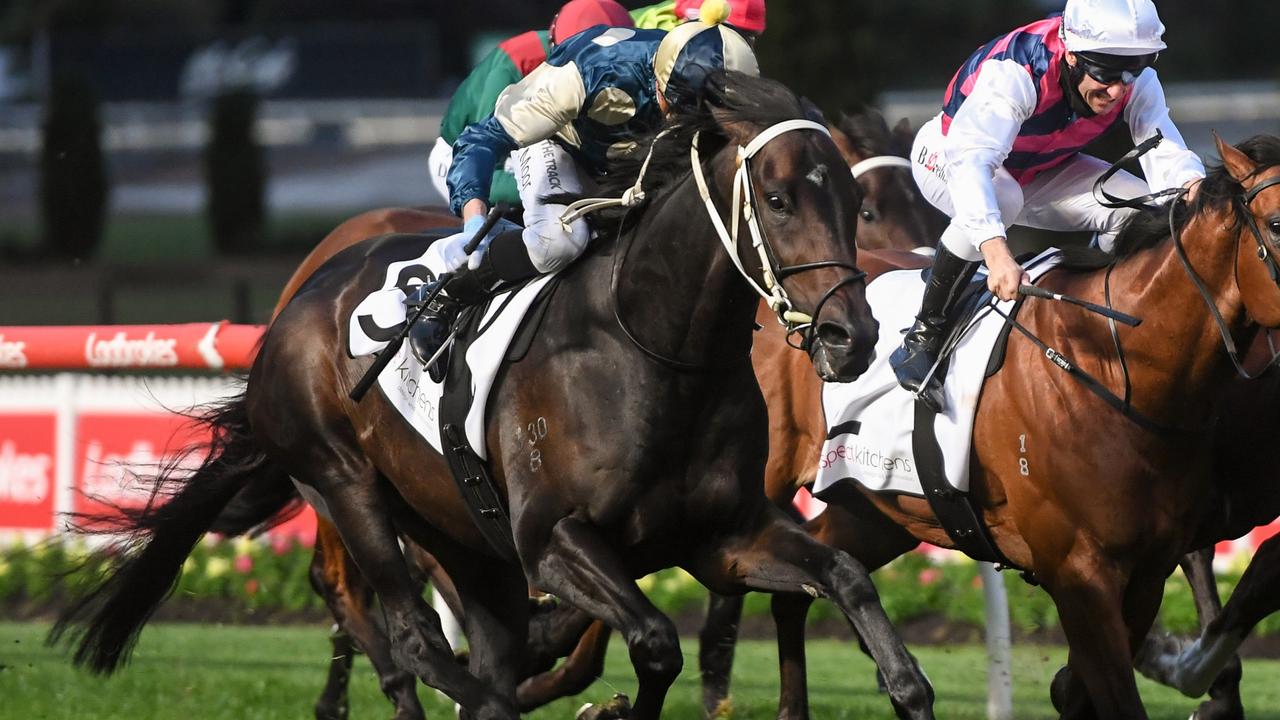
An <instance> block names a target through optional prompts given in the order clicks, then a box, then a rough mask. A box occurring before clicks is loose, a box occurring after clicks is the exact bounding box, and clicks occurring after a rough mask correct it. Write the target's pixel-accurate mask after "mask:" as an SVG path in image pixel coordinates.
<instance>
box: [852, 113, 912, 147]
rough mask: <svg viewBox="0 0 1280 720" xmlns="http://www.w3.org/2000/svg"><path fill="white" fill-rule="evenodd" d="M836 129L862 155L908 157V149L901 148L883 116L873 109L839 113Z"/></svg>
mask: <svg viewBox="0 0 1280 720" xmlns="http://www.w3.org/2000/svg"><path fill="white" fill-rule="evenodd" d="M836 127H837V128H839V129H840V131H841V132H843V133H844V134H845V135H847V136H848V137H849V141H850V142H852V143H853V146H854V148H856V149H857V151H858V152H859V153H860V154H862V155H867V156H875V155H899V156H902V157H907V156H908V155H910V148H906V147H902V143H901V142H900V141H899V139H898V137H897V136H896V135H894V134H893V132H892V131H891V130H889V124H888V123H887V122H885V119H884V115H881V114H880V111H878V110H876V109H874V108H870V107H867V108H863V109H861V110H858V111H856V112H854V113H848V112H843V113H840V121H839V122H838V123H836Z"/></svg>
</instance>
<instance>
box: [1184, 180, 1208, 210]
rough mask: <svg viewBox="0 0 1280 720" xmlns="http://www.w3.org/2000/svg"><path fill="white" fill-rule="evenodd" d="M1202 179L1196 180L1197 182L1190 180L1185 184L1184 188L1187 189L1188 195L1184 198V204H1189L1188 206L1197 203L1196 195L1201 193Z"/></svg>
mask: <svg viewBox="0 0 1280 720" xmlns="http://www.w3.org/2000/svg"><path fill="white" fill-rule="evenodd" d="M1202 179H1203V178H1196V179H1195V180H1188V181H1187V182H1185V183H1183V185H1182V187H1184V188H1186V189H1187V194H1186V195H1183V196H1182V201H1183V202H1185V203H1187V204H1188V205H1190V204H1191V203H1193V202H1195V199H1196V193H1197V192H1199V191H1200V181H1201V180H1202Z"/></svg>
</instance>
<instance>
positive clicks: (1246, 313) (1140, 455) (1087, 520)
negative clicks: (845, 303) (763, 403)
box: [755, 137, 1280, 718]
mask: <svg viewBox="0 0 1280 720" xmlns="http://www.w3.org/2000/svg"><path fill="white" fill-rule="evenodd" d="M1219 151H1220V152H1221V153H1222V157H1223V160H1224V167H1223V168H1217V169H1215V170H1214V171H1213V172H1211V173H1210V176H1209V178H1208V179H1207V180H1206V181H1205V182H1204V183H1203V184H1202V186H1201V194H1200V196H1199V197H1198V198H1197V200H1196V202H1195V203H1194V206H1193V208H1191V210H1190V212H1189V217H1188V218H1186V219H1185V221H1184V222H1182V223H1181V226H1180V228H1179V232H1178V237H1180V238H1181V240H1182V241H1183V244H1184V245H1185V251H1186V256H1187V258H1188V260H1187V267H1190V268H1193V269H1194V273H1195V275H1196V276H1198V277H1199V278H1202V279H1203V282H1204V283H1205V284H1206V286H1207V292H1208V293H1209V295H1210V296H1211V297H1212V298H1213V300H1212V302H1214V303H1215V307H1216V310H1217V311H1218V312H1220V313H1221V316H1222V317H1223V318H1224V323H1225V326H1226V331H1228V332H1229V333H1230V335H1231V336H1232V337H1233V338H1235V340H1236V341H1237V342H1240V341H1242V340H1248V339H1250V338H1252V337H1253V336H1255V335H1256V334H1257V331H1258V328H1259V326H1260V325H1261V326H1264V327H1275V326H1277V325H1280V289H1278V288H1277V286H1276V284H1275V283H1274V282H1273V281H1272V278H1271V275H1270V272H1271V268H1270V266H1269V263H1271V262H1273V261H1272V260H1271V259H1270V253H1272V252H1275V244H1276V242H1277V238H1278V236H1280V221H1278V220H1277V218H1280V214H1278V213H1280V190H1275V189H1267V190H1265V191H1264V192H1262V193H1261V194H1258V195H1256V196H1254V195H1252V194H1250V191H1251V190H1253V189H1254V188H1258V187H1261V186H1263V185H1264V184H1265V183H1266V182H1267V180H1268V179H1269V178H1272V177H1276V176H1277V175H1280V140H1277V139H1276V138H1273V137H1259V138H1254V139H1252V140H1250V141H1248V142H1246V143H1244V144H1243V145H1242V146H1241V149H1240V150H1237V149H1236V148H1232V147H1230V146H1226V145H1224V144H1223V143H1221V142H1220V141H1219ZM1161 223H1165V221H1164V220H1163V219H1161V218H1154V219H1151V218H1141V219H1140V220H1139V221H1138V222H1135V223H1133V224H1132V225H1131V226H1130V228H1129V230H1128V231H1127V233H1126V245H1125V246H1124V247H1125V249H1124V251H1123V253H1122V254H1123V255H1124V257H1123V258H1122V259H1120V260H1118V261H1117V262H1116V263H1115V265H1114V267H1113V269H1112V271H1111V273H1110V278H1111V280H1110V293H1111V297H1112V298H1113V300H1114V302H1115V304H1116V305H1117V306H1119V307H1121V308H1122V309H1126V310H1129V311H1130V312H1136V313H1138V314H1139V315H1142V316H1144V318H1145V320H1146V322H1145V323H1144V324H1143V325H1142V326H1141V327H1139V328H1134V329H1132V330H1128V329H1125V330H1121V331H1120V338H1121V341H1122V344H1123V345H1124V347H1125V352H1126V355H1127V357H1128V360H1129V361H1128V366H1129V371H1130V377H1129V381H1130V382H1131V384H1132V385H1131V386H1132V398H1133V401H1134V406H1135V407H1136V408H1137V410H1138V412H1140V413H1141V414H1143V415H1144V416H1146V417H1148V418H1158V420H1159V422H1158V423H1157V424H1158V425H1159V426H1162V427H1163V428H1165V430H1164V431H1163V432H1159V433H1153V432H1149V431H1147V430H1145V429H1143V428H1141V427H1139V425H1138V424H1137V423H1135V422H1131V421H1130V420H1129V419H1127V418H1125V417H1124V416H1122V415H1120V414H1119V413H1116V412H1113V411H1112V410H1110V409H1109V408H1107V407H1105V406H1104V405H1103V404H1102V403H1101V401H1100V399H1099V398H1098V397H1096V396H1095V395H1093V394H1091V393H1089V392H1088V391H1086V390H1085V388H1084V386H1083V385H1082V384H1081V383H1078V382H1077V381H1076V380H1074V379H1072V378H1069V377H1067V376H1066V374H1065V373H1062V372H1059V371H1057V370H1056V369H1055V367H1054V366H1051V365H1049V364H1048V363H1047V362H1046V360H1045V358H1044V357H1043V352H1042V351H1041V350H1040V349H1039V348H1038V347H1037V346H1035V345H1033V344H1032V343H1031V342H1030V341H1028V340H1026V339H1025V338H1023V337H1022V336H1020V335H1018V334H1015V335H1013V336H1012V337H1011V339H1010V341H1009V347H1008V350H1007V354H1006V359H1005V363H1004V365H1003V367H1002V368H1001V369H1000V371H999V372H998V373H997V374H996V375H994V376H993V377H992V378H990V379H989V380H988V382H987V384H986V386H985V388H984V390H983V395H982V397H981V400H980V404H979V407H978V414H977V422H976V426H975V429H974V441H973V442H974V453H973V457H972V462H971V470H970V477H971V481H970V482H971V487H972V492H973V495H974V498H975V500H976V501H977V503H978V504H979V505H980V507H981V508H982V510H983V515H984V519H985V521H986V522H987V524H988V526H989V527H990V528H991V532H992V536H993V538H994V539H995V541H996V543H997V544H998V545H999V547H1000V550H1001V551H1002V552H1003V553H1004V554H1005V555H1006V556H1007V557H1008V558H1010V559H1011V560H1012V561H1013V562H1014V563H1016V564H1017V565H1019V566H1021V567H1023V568H1025V569H1027V570H1029V571H1031V572H1032V573H1034V575H1035V576H1036V578H1037V579H1038V580H1039V581H1040V582H1041V583H1042V584H1043V585H1044V587H1045V589H1046V590H1047V591H1048V592H1049V593H1050V594H1051V595H1052V597H1053V598H1054V600H1055V603H1056V604H1057V607H1058V611H1059V616H1060V618H1061V620H1062V624H1063V629H1064V631H1065V632H1066V634H1067V637H1068V640H1069V642H1070V646H1071V656H1070V657H1071V660H1070V667H1071V669H1072V671H1073V672H1070V673H1065V674H1063V675H1062V676H1060V678H1059V679H1058V681H1055V686H1056V690H1058V691H1060V692H1056V693H1055V703H1060V704H1061V707H1060V709H1061V710H1062V713H1063V717H1070V718H1076V717H1105V718H1112V717H1117V718H1118V717H1126V718H1141V717H1146V715H1145V711H1144V710H1143V707H1142V703H1141V699H1140V698H1139V696H1138V692H1137V687H1136V685H1135V683H1134V680H1133V671H1132V667H1131V665H1132V659H1133V656H1134V654H1135V653H1136V651H1137V650H1138V648H1139V647H1140V645H1141V643H1142V641H1143V638H1144V637H1145V635H1146V633H1147V631H1148V629H1149V628H1150V626H1151V623H1152V621H1153V619H1154V617H1155V613H1156V610H1157V609H1158V607H1159V603H1160V599H1161V596H1162V594H1163V583H1164V579H1165V577H1167V575H1168V574H1169V572H1170V571H1171V570H1172V568H1173V567H1174V565H1175V564H1176V563H1177V560H1178V557H1179V556H1180V555H1181V554H1182V553H1183V552H1186V551H1188V550H1191V549H1193V548H1196V547H1200V546H1202V545H1203V543H1204V539H1203V532H1200V533H1198V532H1197V530H1198V528H1202V527H1203V522H1204V520H1205V518H1204V517H1203V516H1204V515H1205V510H1204V508H1205V507H1206V501H1207V500H1208V499H1209V497H1210V491H1211V490H1213V489H1214V486H1213V484H1212V482H1213V477H1212V476H1211V474H1210V472H1209V470H1210V466H1211V459H1212V457H1213V453H1214V451H1213V450H1212V448H1211V445H1212V438H1205V439H1204V441H1203V442H1195V440H1196V438H1195V437H1194V435H1195V434H1198V433H1199V434H1202V433H1207V432H1211V428H1210V427H1209V426H1206V424H1205V418H1206V414H1205V411H1204V408H1206V407H1210V406H1212V405H1213V404H1214V403H1215V402H1216V401H1217V400H1218V398H1219V396H1221V395H1222V394H1223V393H1224V392H1225V391H1227V390H1229V389H1230V388H1231V387H1232V385H1233V383H1232V382H1231V381H1230V376H1231V369H1232V365H1231V362H1230V361H1229V360H1228V358H1227V357H1226V353H1224V352H1223V351H1222V348H1221V344H1222V341H1221V340H1220V339H1219V331H1218V327H1217V325H1216V324H1215V321H1214V319H1213V314H1212V313H1211V312H1210V311H1209V310H1208V309H1206V303H1207V302H1209V301H1208V300H1206V298H1204V297H1201V294H1200V293H1199V292H1197V290H1196V285H1195V284H1194V283H1193V282H1192V281H1191V280H1189V279H1188V274H1189V273H1188V270H1186V269H1184V264H1183V262H1182V261H1181V260H1180V259H1179V250H1178V247H1179V244H1178V243H1176V242H1175V241H1174V239H1171V238H1170V233H1169V232H1168V226H1167V223H1165V224H1163V225H1162V224H1161ZM1258 228H1262V229H1261V230H1259V229H1258ZM1260 256H1261V257H1262V259H1259V258H1260ZM863 260H864V265H868V261H869V259H868V258H867V256H866V255H864V257H863ZM868 266H869V265H868ZM1105 282H1106V280H1105V273H1103V272H1099V271H1093V272H1076V271H1070V270H1066V269H1062V270H1057V271H1054V272H1051V273H1050V274H1049V275H1048V276H1046V278H1045V280H1044V283H1043V284H1044V285H1045V286H1046V287H1049V288H1051V289H1053V290H1055V291H1059V292H1063V293H1067V294H1071V295H1076V296H1083V297H1086V298H1094V299H1098V300H1099V301H1102V297H1103V296H1104V283H1105ZM1019 321H1020V322H1021V323H1022V324H1023V325H1024V326H1025V327H1027V328H1028V329H1029V330H1031V332H1033V333H1035V334H1036V335H1038V336H1039V337H1040V338H1041V339H1042V340H1043V341H1044V342H1046V343H1047V344H1048V345H1050V346H1052V347H1055V348H1058V349H1059V350H1060V351H1061V352H1062V353H1063V354H1064V355H1066V356H1067V357H1068V358H1070V359H1072V360H1073V361H1074V362H1075V363H1076V364H1077V366H1080V367H1083V368H1085V369H1086V370H1087V371H1088V372H1090V373H1091V374H1093V375H1095V376H1097V377H1101V378H1103V381H1104V382H1106V383H1107V384H1108V385H1111V386H1113V387H1119V386H1120V385H1121V383H1123V382H1124V377H1123V375H1122V371H1121V370H1120V368H1119V366H1118V364H1117V363H1116V362H1115V360H1114V350H1113V345H1112V340H1111V337H1110V333H1109V330H1108V329H1107V327H1106V326H1105V323H1101V322H1099V321H1098V320H1096V319H1095V318H1093V317H1090V316H1088V315H1086V314H1084V313H1083V311H1079V310H1076V309H1074V308H1069V307H1062V306H1059V305H1057V304H1051V303H1050V302H1048V301H1037V300H1034V299H1031V300H1028V301H1027V302H1026V304H1025V307H1024V308H1023V311H1022V314H1021V316H1020V317H1019ZM781 347H783V345H782V344H781V343H780V342H779V339H778V338H776V337H774V338H772V340H769V339H767V338H765V337H759V338H757V341H756V346H755V354H756V355H757V356H758V359H757V361H756V362H757V363H758V364H770V365H771V366H773V367H775V368H777V372H779V373H784V374H785V375H786V376H787V378H790V381H789V382H788V380H787V379H785V378H784V379H782V380H780V381H779V382H778V384H777V385H774V384H773V383H771V382H770V381H769V380H767V379H764V378H762V380H761V384H762V387H789V388H792V390H791V391H790V392H791V393H792V394H793V395H797V396H802V395H804V393H805V391H801V390H799V388H803V387H808V388H809V390H808V391H807V392H808V393H809V395H810V396H811V397H812V396H813V395H814V394H816V393H817V392H818V388H817V387H816V385H817V383H810V382H807V380H806V379H804V378H802V377H801V376H800V375H798V374H797V373H796V372H795V370H796V368H795V367H794V364H793V363H792V362H791V360H790V358H787V357H785V356H784V355H782V354H781V353H780V352H778V350H779V349H780V348H781ZM784 368H785V369H784ZM787 402H791V401H790V400H783V401H782V404H785V403H787ZM774 410H775V404H774V403H772V402H771V404H770V412H771V415H770V423H771V429H772V430H774V431H775V432H776V431H778V430H780V429H783V428H782V427H781V426H782V425H784V424H786V423H788V422H791V423H793V424H794V425H795V426H798V425H799V423H794V421H792V420H790V419H789V418H788V417H785V416H779V417H777V418H776V419H775V415H774ZM792 417H795V416H792ZM1072 418H1090V420H1089V422H1087V423H1082V422H1075V421H1073V420H1072ZM784 437H785V436H784ZM792 437H798V438H799V440H798V441H797V444H796V445H794V446H791V447H790V448H789V451H790V453H789V454H784V455H780V456H778V457H777V458H776V459H777V461H778V462H780V463H786V462H788V460H787V458H788V457H792V458H794V462H795V463H796V464H795V465H792V466H791V467H790V468H788V470H791V471H793V472H789V473H783V474H782V476H783V477H799V478H800V479H801V481H803V480H804V479H805V478H806V477H807V478H810V479H811V478H812V473H813V465H814V460H813V459H814V458H816V457H817V454H818V450H819V448H820V447H821V440H822V438H821V436H820V435H817V434H816V433H810V435H808V436H804V435H799V436H796V435H793V436H792ZM1023 438H1025V445H1023ZM772 441H774V445H773V446H772V448H771V452H772V451H775V450H779V449H780V448H779V447H778V444H777V436H776V435H775V436H774V438H772ZM784 445H785V440H784ZM1024 447H1025V452H1024V451H1023V449H1024ZM781 450H783V451H784V452H786V451H787V450H788V448H785V447H784V448H781ZM1020 458H1022V459H1025V460H1026V461H1027V463H1026V464H1025V467H1027V468H1028V472H1027V474H1025V475H1024V474H1022V472H1021V470H1020V468H1021V467H1024V465H1022V464H1020V463H1019V459H1020ZM774 461H775V457H774V456H773V455H771V457H770V463H771V467H770V473H771V475H770V476H771V477H778V476H775V475H773V474H772V473H773V472H774V471H775V470H776V469H777V468H774V467H772V464H773V463H774ZM802 468H803V470H801V469H802ZM774 490H775V488H770V492H771V494H772V493H773V492H774ZM823 499H824V500H827V501H828V506H827V511H826V512H825V513H824V514H823V515H822V516H820V517H819V518H818V520H817V521H816V522H814V523H810V529H811V530H812V531H813V532H814V533H815V535H816V536H817V537H819V539H823V540H824V541H827V542H832V543H834V544H836V545H837V546H838V547H842V548H851V547H853V546H856V545H859V544H865V547H867V548H870V550H867V551H863V552H854V553H853V554H854V555H855V557H858V558H859V559H860V560H862V561H863V562H864V564H866V565H867V566H868V567H875V566H876V565H877V561H876V558H875V556H874V554H873V553H874V552H881V553H884V555H885V556H886V558H885V559H888V558H890V557H893V556H896V555H897V554H898V553H900V552H903V551H905V550H906V549H908V548H909V547H910V546H912V545H914V544H915V543H916V542H917V541H921V540H923V541H926V542H930V543H933V544H936V545H940V546H943V547H953V544H952V542H951V541H950V539H949V538H948V536H947V535H946V533H945V532H943V530H942V529H941V527H940V526H939V524H938V522H937V520H936V518H935V517H934V515H933V513H932V511H931V510H930V508H929V506H928V504H927V503H926V502H925V501H924V500H923V499H921V498H915V497H909V496H882V495H877V494H875V493H872V492H870V491H867V490H865V489H864V488H861V487H860V486H856V485H853V484H838V485H837V486H835V487H833V488H831V490H830V491H828V492H827V493H825V494H824V498H823ZM1198 534H1199V535H1200V536H1201V537H1197V535H1198ZM893 537H897V538H898V540H899V542H898V547H896V548H895V547H893V543H892V542H888V539H889V538H893ZM774 603H775V616H776V617H777V619H778V621H779V644H780V646H781V647H782V648H783V649H784V650H788V649H789V650H792V651H793V650H795V649H796V647H797V645H798V643H799V642H800V640H799V639H798V638H802V637H803V618H804V612H803V611H804V609H806V608H807V606H808V601H806V600H804V599H798V596H791V597H786V596H775V598H774ZM799 649H800V650H801V651H802V646H800V648H799ZM785 654H786V655H787V656H788V657H790V656H792V654H791V653H785ZM801 657H802V655H801ZM783 662H784V669H786V667H787V666H786V663H787V660H786V659H785V658H784V661H783ZM801 662H802V661H801ZM792 670H796V671H800V672H802V670H803V667H802V666H801V667H799V668H792ZM801 677H802V674H801ZM803 711H804V708H799V709H796V708H790V709H787V708H784V709H783V712H782V714H783V715H784V716H787V717H795V716H801V715H800V714H799V713H803ZM793 713H795V714H793Z"/></svg>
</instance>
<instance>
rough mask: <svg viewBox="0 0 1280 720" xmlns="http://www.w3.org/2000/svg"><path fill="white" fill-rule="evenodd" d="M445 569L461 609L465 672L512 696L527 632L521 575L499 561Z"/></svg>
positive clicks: (459, 564)
mask: <svg viewBox="0 0 1280 720" xmlns="http://www.w3.org/2000/svg"><path fill="white" fill-rule="evenodd" d="M450 567H451V568H454V569H455V571H454V572H452V573H450V577H452V578H453V582H454V587H455V588H456V589H457V591H458V597H459V598H460V599H461V600H462V603H463V606H464V607H466V608H467V613H466V617H465V619H464V620H463V626H464V628H465V630H466V635H467V643H468V647H469V649H470V653H469V657H468V666H469V668H470V670H471V673H472V674H473V675H475V676H476V677H477V678H478V679H479V680H480V681H481V682H483V683H484V684H485V685H486V686H488V688H489V689H490V690H491V691H493V692H495V693H497V694H498V695H500V696H502V697H509V698H514V697H515V694H516V683H517V682H518V681H519V679H520V677H519V676H520V670H521V668H522V667H523V655H524V650H525V644H526V640H527V638H528V633H529V600H528V585H527V584H526V582H525V578H524V573H522V572H520V569H519V568H518V567H513V566H511V565H508V564H506V563H502V562H500V561H496V560H495V561H491V562H484V561H483V560H482V559H478V558H474V557H472V558H471V559H469V560H468V561H464V562H454V563H451V564H450ZM463 568H465V569H463ZM459 717H460V718H463V719H466V720H469V719H470V718H472V717H474V716H473V715H471V714H469V713H467V712H465V711H464V712H463V713H461V714H460V715H459Z"/></svg>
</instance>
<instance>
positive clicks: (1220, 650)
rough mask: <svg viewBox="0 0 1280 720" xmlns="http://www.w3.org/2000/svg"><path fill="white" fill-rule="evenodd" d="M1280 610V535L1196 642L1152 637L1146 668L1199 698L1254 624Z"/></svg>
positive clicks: (1252, 564)
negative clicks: (1153, 640)
mask: <svg viewBox="0 0 1280 720" xmlns="http://www.w3.org/2000/svg"><path fill="white" fill-rule="evenodd" d="M1278 610H1280V535H1277V536H1275V537H1273V538H1271V539H1269V540H1267V541H1266V542H1264V543H1263V544H1262V545H1261V546H1260V547H1259V548H1258V551H1257V552H1256V553H1255V554H1254V556H1253V560H1252V561H1250V563H1249V567H1248V568H1247V569H1246V570H1245V571H1244V575H1243V576H1241V578H1240V582H1239V583H1237V584H1236V589H1235V592H1233V593H1232V594H1231V599H1230V600H1228V601H1227V604H1226V605H1225V606H1224V607H1223V608H1222V614H1221V615H1219V616H1218V617H1216V618H1214V619H1213V620H1212V621H1211V622H1210V623H1209V624H1208V625H1207V626H1206V627H1205V628H1204V630H1203V631H1202V632H1201V633H1200V637H1199V638H1196V640H1195V641H1193V642H1176V643H1172V646H1170V643H1159V645H1156V643H1151V642H1148V645H1147V646H1146V647H1144V648H1143V658H1142V659H1143V664H1142V671H1143V673H1144V674H1146V675H1147V676H1148V677H1150V678H1152V679H1153V680H1156V681H1158V682H1161V683H1164V684H1165V685H1168V686H1170V687H1173V688H1177V689H1178V690H1179V691H1180V692H1182V693H1183V694H1185V695H1188V696H1190V697H1199V696H1200V695H1201V694H1203V693H1204V691H1205V688H1206V686H1208V684H1209V683H1210V682H1211V681H1212V680H1213V678H1214V677H1215V675H1216V674H1217V672H1218V668H1219V667H1220V666H1221V665H1222V663H1224V662H1226V661H1227V659H1228V658H1230V657H1231V656H1233V655H1234V654H1235V652H1236V649H1237V648H1239V647H1240V643H1242V642H1244V638H1245V636H1246V635H1248V633H1249V631H1250V630H1252V629H1253V626H1254V625H1256V624H1257V623H1259V622H1261V621H1262V619H1263V618H1265V617H1266V616H1267V615H1270V614H1271V613H1273V612H1276V611H1278Z"/></svg>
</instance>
